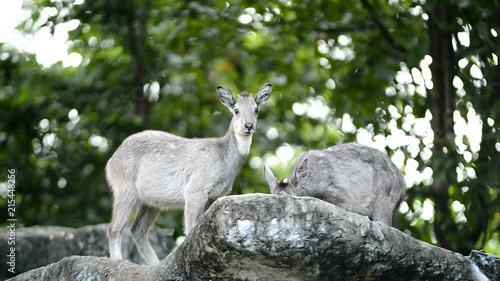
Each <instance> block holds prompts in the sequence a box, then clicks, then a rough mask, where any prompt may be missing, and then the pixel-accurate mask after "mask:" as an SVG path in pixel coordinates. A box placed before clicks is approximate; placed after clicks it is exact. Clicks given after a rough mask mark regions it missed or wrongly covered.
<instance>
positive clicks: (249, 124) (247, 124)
mask: <svg viewBox="0 0 500 281" xmlns="http://www.w3.org/2000/svg"><path fill="white" fill-rule="evenodd" d="M245 129H246V130H247V131H251V130H253V124H252V123H246V124H245Z"/></svg>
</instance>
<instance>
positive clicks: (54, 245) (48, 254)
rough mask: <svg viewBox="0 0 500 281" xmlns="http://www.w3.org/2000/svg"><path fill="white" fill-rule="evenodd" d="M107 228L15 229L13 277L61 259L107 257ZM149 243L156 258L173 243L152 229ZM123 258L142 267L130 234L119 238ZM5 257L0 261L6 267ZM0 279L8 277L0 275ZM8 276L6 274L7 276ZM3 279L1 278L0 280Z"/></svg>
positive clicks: (0, 239) (1, 242)
mask: <svg viewBox="0 0 500 281" xmlns="http://www.w3.org/2000/svg"><path fill="white" fill-rule="evenodd" d="M107 228H108V225H107V224H99V225H91V226H85V227H82V228H77V229H75V228H69V227H59V226H33V227H26V228H18V229H16V232H15V234H16V240H15V243H16V244H15V248H16V262H15V265H16V266H15V268H16V270H15V271H16V274H19V273H23V272H27V271H29V270H31V269H34V268H38V267H41V266H45V265H48V264H50V263H54V262H58V261H60V260H61V259H63V258H64V257H69V256H73V255H79V256H98V257H105V256H109V250H108V237H107ZM8 235H9V233H8V232H0V253H7V250H8V248H10V246H8V245H7V239H8ZM149 239H150V241H151V244H152V246H153V248H154V249H155V251H156V253H157V254H158V257H159V258H164V257H166V256H167V254H168V253H169V252H170V251H171V250H172V248H173V245H174V241H173V239H172V233H171V231H168V230H164V229H159V228H153V229H152V230H151V232H150V236H149ZM122 251H123V258H124V259H127V260H131V261H133V262H135V263H139V264H144V261H143V259H142V257H141V256H140V254H139V252H138V251H137V249H136V247H135V244H134V241H133V240H132V236H131V235H130V233H128V232H127V234H126V235H125V236H124V238H123V244H122ZM6 258H7V257H6V255H2V256H1V258H0V260H1V263H2V264H6V262H7V261H6ZM1 274H4V276H0V279H2V280H3V279H5V278H7V277H12V275H8V274H7V272H4V271H2V273H1ZM9 274H10V273H9ZM1 277H3V278H1Z"/></svg>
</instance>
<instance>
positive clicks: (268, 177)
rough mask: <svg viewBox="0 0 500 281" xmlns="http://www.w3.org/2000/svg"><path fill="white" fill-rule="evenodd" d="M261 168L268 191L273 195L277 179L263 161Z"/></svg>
mask: <svg viewBox="0 0 500 281" xmlns="http://www.w3.org/2000/svg"><path fill="white" fill-rule="evenodd" d="M262 167H263V169H264V176H265V177H266V181H267V184H268V185H269V190H270V191H271V194H275V191H276V188H277V187H278V179H277V178H276V176H275V175H274V174H273V171H271V169H269V167H268V166H267V165H266V164H265V163H264V161H263V162H262Z"/></svg>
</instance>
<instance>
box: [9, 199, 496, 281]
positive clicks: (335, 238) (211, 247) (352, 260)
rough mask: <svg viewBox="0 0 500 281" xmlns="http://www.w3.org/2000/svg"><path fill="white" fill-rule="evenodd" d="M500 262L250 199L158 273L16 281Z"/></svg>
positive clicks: (285, 203) (269, 274)
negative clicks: (466, 255)
mask: <svg viewBox="0 0 500 281" xmlns="http://www.w3.org/2000/svg"><path fill="white" fill-rule="evenodd" d="M499 261H500V259H499V258H498V257H495V256H492V255H486V254H483V253H480V252H473V253H471V257H470V258H467V257H464V256H462V255H460V254H458V253H454V252H451V251H448V250H445V249H442V248H439V247H435V246H432V245H429V244H427V243H425V242H422V241H419V240H416V239H414V238H412V237H410V236H408V235H406V234H404V233H402V232H400V231H398V230H397V229H394V228H392V227H389V226H387V225H385V224H382V223H379V222H373V221H370V220H369V219H368V218H366V217H363V216H360V215H357V214H354V213H349V212H347V211H345V210H343V209H340V208H338V207H336V206H334V205H332V204H328V203H326V202H324V201H321V200H318V199H315V198H308V197H302V198H299V197H288V196H276V195H263V194H251V195H239V196H227V197H224V198H221V199H219V200H217V201H216V202H215V203H214V204H213V205H212V207H211V208H210V209H209V210H208V212H207V213H206V214H205V215H204V216H203V217H202V218H201V219H200V223H199V224H198V225H197V226H196V227H195V228H194V229H193V230H192V231H191V232H190V234H189V235H188V236H187V237H186V239H185V240H184V242H183V243H182V244H181V245H180V246H179V247H177V248H176V249H175V250H174V251H173V252H172V253H170V255H168V256H167V257H166V258H165V259H163V260H162V262H161V263H160V264H159V265H157V266H152V267H146V266H142V265H135V264H132V263H130V262H128V261H118V260H112V259H109V258H103V257H99V258H98V257H69V258H64V259H63V260H61V261H60V262H58V263H55V264H51V265H49V266H46V267H43V268H39V269H35V270H32V271H30V272H27V273H25V274H22V275H19V276H17V277H16V278H14V279H13V280H332V281H335V280H388V281H390V280H440V281H441V280H500V275H499V274H500V273H499V272H498V271H495V269H498V263H499ZM478 262H479V263H478ZM485 269H488V270H485ZM488 278H489V279H488Z"/></svg>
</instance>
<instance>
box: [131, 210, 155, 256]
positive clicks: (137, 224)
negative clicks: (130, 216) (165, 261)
mask: <svg viewBox="0 0 500 281" xmlns="http://www.w3.org/2000/svg"><path fill="white" fill-rule="evenodd" d="M159 213H160V210H159V209H156V208H153V207H149V206H146V205H141V206H140V208H139V212H138V213H137V218H136V219H135V221H134V224H133V225H132V228H131V229H130V232H131V233H132V237H133V238H134V242H135V245H136V246H137V249H139V253H140V254H141V255H142V257H143V258H144V260H145V261H146V263H147V264H149V265H154V264H158V263H160V260H159V259H158V256H157V255H156V253H155V251H154V249H153V247H152V246H151V243H149V238H148V236H149V230H150V229H151V226H153V224H154V222H155V220H156V218H157V217H158V214H159Z"/></svg>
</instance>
